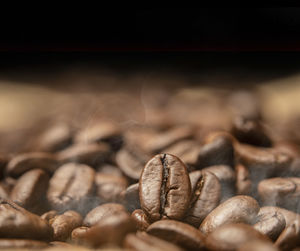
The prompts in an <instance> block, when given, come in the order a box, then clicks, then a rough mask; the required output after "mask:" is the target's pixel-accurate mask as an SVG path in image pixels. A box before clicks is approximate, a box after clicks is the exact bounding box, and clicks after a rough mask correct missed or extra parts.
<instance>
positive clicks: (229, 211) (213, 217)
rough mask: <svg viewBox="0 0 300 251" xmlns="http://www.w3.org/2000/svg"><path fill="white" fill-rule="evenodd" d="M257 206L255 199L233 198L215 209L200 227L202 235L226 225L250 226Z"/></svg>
mask: <svg viewBox="0 0 300 251" xmlns="http://www.w3.org/2000/svg"><path fill="white" fill-rule="evenodd" d="M258 211H259V205H258V203H257V201H256V200H255V199H253V198H252V197H249V196H245V195H238V196H234V197H232V198H230V199H228V200H226V201H224V202H223V203H222V204H220V205H219V206H218V207H216V208H215V209H214V210H213V211H212V212H211V213H210V214H209V215H207V216H206V218H205V219H204V220H203V222H202V223H201V225H200V228H199V229H200V230H201V231H202V233H204V234H208V233H210V232H212V231H214V230H215V229H216V228H218V227H220V226H222V225H224V224H228V223H247V224H252V223H254V222H255V220H256V216H257V213H258Z"/></svg>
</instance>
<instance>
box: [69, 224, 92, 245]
mask: <svg viewBox="0 0 300 251" xmlns="http://www.w3.org/2000/svg"><path fill="white" fill-rule="evenodd" d="M89 229H90V228H89V227H78V228H75V229H74V230H73V231H72V234H71V237H72V242H74V243H76V244H84V242H85V238H86V237H85V235H86V232H87V231H88V230H89Z"/></svg>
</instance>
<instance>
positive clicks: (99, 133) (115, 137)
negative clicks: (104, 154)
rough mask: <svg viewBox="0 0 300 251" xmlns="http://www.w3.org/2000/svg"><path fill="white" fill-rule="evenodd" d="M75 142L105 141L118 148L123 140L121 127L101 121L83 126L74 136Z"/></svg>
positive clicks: (115, 148)
mask: <svg viewBox="0 0 300 251" xmlns="http://www.w3.org/2000/svg"><path fill="white" fill-rule="evenodd" d="M74 141H75V142H76V143H94V142H97V143H99V142H105V143H108V144H109V145H111V147H112V149H114V150H118V149H119V148H120V147H121V145H122V142H123V139H122V134H121V129H120V128H119V127H118V126H117V125H116V124H114V123H111V122H107V121H106V122H104V121H101V122H99V123H97V124H94V125H92V126H89V127H87V128H84V129H83V130H81V131H79V132H78V134H77V135H76V136H75V140H74Z"/></svg>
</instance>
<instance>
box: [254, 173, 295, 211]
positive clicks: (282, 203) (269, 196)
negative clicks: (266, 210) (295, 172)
mask: <svg viewBox="0 0 300 251" xmlns="http://www.w3.org/2000/svg"><path fill="white" fill-rule="evenodd" d="M258 193H259V198H260V200H261V202H262V204H263V205H269V206H278V207H284V208H287V209H290V210H299V206H300V204H299V201H298V198H299V196H300V178H296V177H291V178H280V177H276V178H271V179H265V180H263V181H261V182H260V183H259V184H258Z"/></svg>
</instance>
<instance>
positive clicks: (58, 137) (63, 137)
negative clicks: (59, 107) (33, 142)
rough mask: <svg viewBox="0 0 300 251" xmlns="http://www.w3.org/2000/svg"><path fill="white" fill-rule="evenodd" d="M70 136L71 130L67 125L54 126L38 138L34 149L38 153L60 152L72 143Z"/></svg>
mask: <svg viewBox="0 0 300 251" xmlns="http://www.w3.org/2000/svg"><path fill="white" fill-rule="evenodd" d="M72 136H73V135H72V130H71V128H70V127H69V126H68V125H66V124H56V125H53V126H52V127H50V128H48V129H47V130H46V131H45V132H44V133H43V134H42V135H41V136H40V137H39V138H38V142H37V146H36V147H37V149H38V150H39V151H45V152H56V151H60V150H62V149H64V148H66V147H67V146H69V145H70V144H71V143H72Z"/></svg>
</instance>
